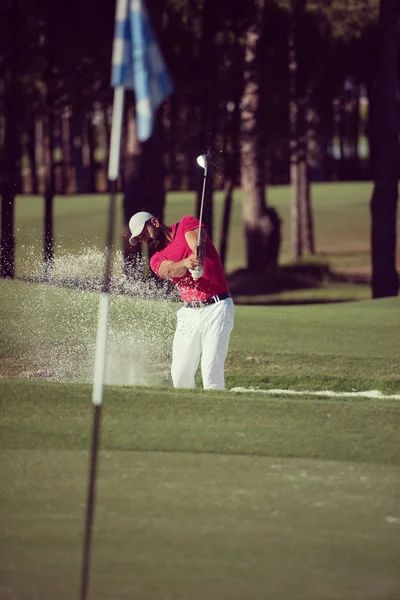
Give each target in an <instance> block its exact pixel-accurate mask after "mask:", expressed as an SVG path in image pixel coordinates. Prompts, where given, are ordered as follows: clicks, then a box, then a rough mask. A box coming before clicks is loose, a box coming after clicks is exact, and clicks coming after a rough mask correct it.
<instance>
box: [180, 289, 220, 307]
mask: <svg viewBox="0 0 400 600" xmlns="http://www.w3.org/2000/svg"><path fill="white" fill-rule="evenodd" d="M226 298H232V296H231V294H230V293H229V292H226V293H225V294H217V295H216V296H211V298H207V300H203V301H201V302H184V303H183V306H184V307H185V308H203V306H209V305H210V304H215V303H216V302H221V300H226Z"/></svg>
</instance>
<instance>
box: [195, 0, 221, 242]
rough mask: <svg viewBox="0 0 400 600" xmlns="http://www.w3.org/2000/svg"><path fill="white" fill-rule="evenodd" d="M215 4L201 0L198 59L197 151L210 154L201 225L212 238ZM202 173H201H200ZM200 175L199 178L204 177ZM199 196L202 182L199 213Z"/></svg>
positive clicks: (198, 191)
mask: <svg viewBox="0 0 400 600" xmlns="http://www.w3.org/2000/svg"><path fill="white" fill-rule="evenodd" d="M215 13H216V4H215V0H204V4H203V15H202V21H203V23H202V27H203V31H202V39H201V47H200V62H201V67H200V68H201V72H202V80H203V98H202V106H201V113H202V114H201V117H202V119H201V120H202V124H201V125H202V127H201V132H202V136H201V137H202V139H201V141H200V143H201V152H199V154H206V153H208V154H209V156H210V160H209V164H208V173H207V185H206V190H205V194H204V209H203V224H204V226H205V228H206V229H207V233H208V236H209V237H210V238H211V239H212V237H213V176H214V169H213V162H214V161H213V156H212V153H213V150H214V144H215V133H216V118H215V111H216V107H217V105H218V104H217V102H215V101H214V98H215V94H216V86H217V79H216V67H217V60H216V52H215V50H216V49H215V33H216V26H217V20H216V16H215ZM202 175H203V174H202ZM202 175H201V179H200V178H199V179H200V180H201V181H202V180H203V176H202ZM201 199H202V185H199V186H198V190H197V202H196V214H197V216H198V217H199V216H200V208H201Z"/></svg>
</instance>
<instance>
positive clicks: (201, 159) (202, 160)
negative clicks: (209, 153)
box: [197, 154, 207, 248]
mask: <svg viewBox="0 0 400 600" xmlns="http://www.w3.org/2000/svg"><path fill="white" fill-rule="evenodd" d="M197 164H198V165H199V166H200V167H201V168H202V169H204V178H203V191H202V194H201V204H200V218H199V222H200V225H199V235H198V238H197V247H198V248H199V247H200V232H201V224H202V222H203V206H204V193H205V191H206V181H207V158H206V156H205V154H200V156H198V157H197Z"/></svg>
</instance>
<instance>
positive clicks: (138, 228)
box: [129, 212, 234, 390]
mask: <svg viewBox="0 0 400 600" xmlns="http://www.w3.org/2000/svg"><path fill="white" fill-rule="evenodd" d="M199 224H200V223H199V220H198V219H196V218H195V217H191V216H186V217H183V218H182V219H181V220H180V221H179V222H178V223H174V224H173V225H171V226H167V225H163V224H162V223H160V221H159V220H158V219H157V217H154V216H153V215H152V214H151V213H149V212H138V213H136V214H134V215H133V217H131V219H130V221H129V229H130V231H131V234H132V235H131V237H130V239H129V243H130V244H131V245H132V246H135V245H136V244H137V243H139V242H143V243H144V244H146V245H147V246H148V247H149V248H152V249H153V250H155V253H154V254H153V256H152V257H151V259H150V267H151V269H152V270H153V271H154V273H155V274H156V275H158V276H159V277H161V278H162V279H170V280H171V281H172V282H173V283H174V284H175V285H176V286H177V288H178V291H179V295H180V297H181V300H182V301H183V306H182V307H181V308H180V309H179V310H178V313H177V327H176V331H175V336H174V341H173V347H172V365H171V375H172V382H173V384H174V387H176V388H194V385H195V384H194V377H195V374H196V371H197V368H198V366H199V362H200V357H201V374H202V379H203V387H204V389H206V390H223V389H225V380H224V365H225V359H226V355H227V353H228V345H229V337H230V334H231V331H232V328H233V312H234V306H233V301H232V298H231V294H230V292H229V285H228V282H227V280H226V277H225V273H224V269H223V266H222V263H221V259H220V257H219V254H218V252H217V250H216V249H215V247H214V245H213V243H212V242H211V240H210V238H209V237H208V236H207V234H206V231H205V229H204V227H203V226H202V227H201V234H200V236H201V242H200V244H199V246H198V236H199Z"/></svg>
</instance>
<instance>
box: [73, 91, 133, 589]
mask: <svg viewBox="0 0 400 600" xmlns="http://www.w3.org/2000/svg"><path fill="white" fill-rule="evenodd" d="M123 111H124V88H123V87H116V88H115V91H114V103H113V117H112V124H111V145H110V158H109V165H108V182H109V191H110V203H109V209H108V221H107V234H106V246H105V267H104V278H103V284H102V289H101V294H100V300H99V318H98V326H97V340H96V357H95V368H94V378H93V395H92V401H93V428H92V446H91V456H90V464H89V485H88V495H87V505H86V525H85V538H84V543H83V564H82V579H81V595H80V599H81V600H86V597H87V590H88V582H89V566H90V551H91V543H92V528H93V516H94V505H95V491H96V474H97V463H98V448H99V440H100V425H101V405H102V402H103V392H104V371H105V363H106V344H107V329H108V309H109V304H110V287H111V271H112V255H113V234H114V223H115V204H116V202H115V198H116V191H117V179H118V170H119V160H120V148H121V130H122V115H123Z"/></svg>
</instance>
